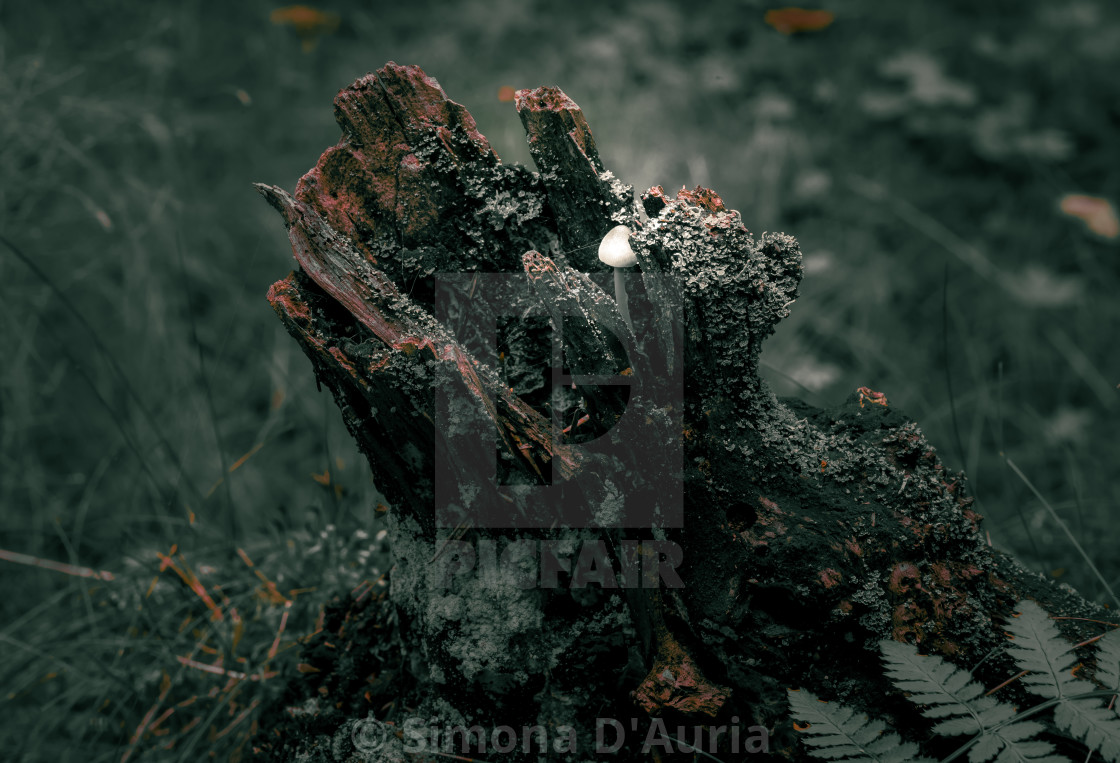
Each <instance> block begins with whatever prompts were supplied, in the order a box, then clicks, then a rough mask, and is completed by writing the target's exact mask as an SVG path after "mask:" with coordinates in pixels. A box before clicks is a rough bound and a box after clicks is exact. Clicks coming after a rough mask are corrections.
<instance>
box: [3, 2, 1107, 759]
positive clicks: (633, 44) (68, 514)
mask: <svg viewBox="0 0 1120 763" xmlns="http://www.w3.org/2000/svg"><path fill="white" fill-rule="evenodd" d="M770 7H771V6H767V5H764V4H762V3H760V2H753V1H747V2H738V3H734V2H722V3H715V4H709V5H708V6H706V7H705V8H706V9H705V10H704V11H688V10H686V6H685V4H683V3H680V4H677V3H671V2H641V3H638V2H616V3H610V4H606V3H593V2H589V1H587V0H580V1H573V2H567V3H546V2H523V1H521V0H504V1H501V2H491V3H487V2H481V1H476V2H463V3H454V4H452V3H435V2H431V1H430V0H410V2H408V3H392V4H390V3H354V2H351V3H342V2H340V3H338V4H335V5H332V6H331V7H330V8H327V7H323V8H322V9H321V10H320V11H319V14H320V15H319V16H317V17H315V18H316V19H317V20H318V21H319V22H321V23H322V28H321V30H320V33H314V32H311V31H305V32H304V33H303V34H302V35H301V34H300V33H299V32H298V30H297V28H296V27H295V26H293V24H292V23H283V22H284V21H285V18H287V21H289V22H290V21H292V20H293V19H294V17H291V16H290V15H289V17H285V16H284V15H283V14H280V15H277V16H275V20H273V19H274V17H273V14H274V12H275V11H276V6H275V5H273V4H269V3H266V2H263V1H262V0H245V2H237V3H226V4H221V5H217V4H213V3H205V2H200V1H198V0H178V1H177V2H174V3H171V2H163V1H159V2H148V3H138V2H123V1H118V2H105V3H96V4H95V3H89V4H86V5H81V4H78V3H68V4H67V5H66V6H65V11H63V10H62V9H61V8H60V7H57V6H56V7H52V6H51V4H45V3H44V4H25V3H24V4H14V3H4V4H2V5H0V104H3V107H2V108H0V234H2V235H3V236H4V237H6V238H8V239H10V240H11V241H12V242H13V243H15V244H16V245H17V246H18V247H19V248H20V249H21V250H22V251H23V252H24V253H25V254H26V256H27V258H29V259H30V260H31V262H32V263H33V264H34V265H35V266H36V267H37V268H38V269H40V270H41V271H42V272H43V273H44V274H46V275H47V277H48V278H49V279H50V281H51V282H53V284H54V285H55V286H57V289H58V292H56V291H54V290H53V289H52V287H51V286H50V285H48V284H47V283H45V282H44V280H43V279H41V278H40V277H39V276H38V275H37V274H36V273H35V272H34V270H33V269H32V268H29V267H28V266H27V264H26V263H24V262H21V261H20V260H19V259H18V258H17V257H16V256H15V255H14V254H13V253H12V252H11V251H8V250H7V249H4V250H3V251H2V252H0V274H2V278H0V312H2V317H0V325H2V326H3V331H0V549H3V550H4V551H5V552H6V554H7V555H6V556H5V557H4V558H3V559H0V565H2V566H0V571H2V573H3V576H4V577H3V580H4V586H5V596H4V597H3V600H2V601H0V641H2V642H3V645H2V646H0V653H2V654H3V655H4V659H3V662H2V664H0V685H2V686H4V687H5V696H4V697H3V698H0V700H2V701H3V702H4V705H3V716H2V717H3V718H4V721H3V723H2V728H3V732H2V734H0V749H3V750H4V751H5V755H4V756H5V757H9V756H11V757H12V759H22V758H26V759H40V758H42V759H51V760H67V759H74V760H103V759H104V760H110V759H111V760H122V759H124V758H125V757H127V758H129V759H132V760H141V759H151V760H163V759H182V760H194V759H197V758H198V757H201V755H202V752H203V751H208V752H212V753H213V754H214V755H215V756H216V757H218V758H219V759H224V758H225V757H227V756H228V755H230V754H231V751H236V750H238V749H241V750H243V749H244V746H243V743H244V739H245V737H246V735H247V733H248V731H249V730H250V729H251V728H252V724H253V722H254V718H255V713H256V708H257V707H259V706H260V703H261V702H262V701H264V700H267V699H268V698H269V696H271V695H270V692H278V691H280V689H281V688H282V687H281V686H280V684H282V679H278V680H270V678H269V674H270V673H275V672H279V673H281V674H286V673H290V672H292V671H295V670H296V669H297V665H296V654H297V653H298V649H295V648H293V647H294V646H296V645H297V639H299V638H301V637H303V636H306V635H307V634H309V633H311V632H312V631H313V630H314V629H315V627H316V619H317V617H318V613H319V612H320V608H321V606H322V604H323V603H324V602H325V601H326V600H327V599H328V598H330V597H331V596H332V595H335V594H336V593H340V592H341V593H345V591H346V590H348V589H355V587H357V588H356V589H355V590H356V591H357V593H356V595H359V596H360V595H376V591H377V590H378V589H379V588H381V586H380V584H379V582H378V580H379V576H380V574H381V571H382V570H379V569H378V567H379V566H380V567H382V569H383V566H384V555H385V549H384V543H383V541H381V540H379V538H378V534H379V531H380V529H381V528H380V523H379V520H378V518H377V517H378V514H379V512H378V498H377V494H376V491H375V490H374V489H373V488H372V486H370V485H369V480H368V476H366V470H365V469H364V467H363V464H362V463H361V462H360V461H359V460H358V457H357V454H356V452H355V451H354V449H353V447H352V445H351V444H350V443H349V441H348V437H347V436H346V434H345V432H344V431H342V427H341V426H340V421H339V417H338V415H337V413H336V411H335V410H334V409H333V404H332V403H331V402H330V400H329V399H328V398H327V396H326V395H325V394H324V393H320V392H319V391H317V390H316V388H315V384H314V380H313V378H312V376H311V374H310V373H309V367H308V364H307V361H306V360H305V359H304V358H303V357H302V356H301V355H300V353H299V351H298V349H297V348H296V345H295V343H294V342H292V341H290V340H289V339H288V337H287V336H286V335H285V334H284V333H283V331H282V330H281V329H280V327H279V323H278V321H277V320H276V319H275V317H274V316H273V314H272V312H271V310H270V309H269V307H268V305H267V303H266V302H265V300H264V293H265V290H266V289H267V287H268V285H269V284H270V283H271V282H272V281H273V280H276V279H277V278H279V277H281V276H283V275H284V274H286V273H287V272H288V270H289V269H290V268H291V267H292V260H291V257H290V253H289V248H288V244H287V240H286V236H285V234H284V230H283V226H282V225H281V223H280V220H279V219H278V218H277V217H276V215H275V213H274V212H273V211H272V210H271V209H269V208H268V207H267V205H265V204H264V203H263V202H262V200H261V199H259V198H258V197H257V196H256V194H255V193H254V192H253V190H252V188H251V186H250V183H251V182H252V181H265V182H270V183H275V184H278V185H281V186H284V187H287V188H293V187H294V185H295V182H296V180H297V179H298V177H299V176H300V174H302V173H303V172H304V171H305V170H306V169H308V168H309V167H311V166H312V165H313V164H314V162H315V160H316V158H317V157H318V155H319V154H320V152H321V151H322V150H323V149H324V148H326V147H327V146H328V145H331V144H332V143H334V142H335V141H336V139H337V137H338V131H337V128H336V127H335V125H334V122H333V118H332V112H331V107H330V103H331V99H332V98H333V96H334V94H335V92H336V91H337V90H338V89H339V88H340V87H343V86H345V85H346V84H348V83H349V82H351V81H352V80H353V79H355V78H356V77H357V76H359V75H361V74H363V73H365V72H366V71H371V70H373V69H376V68H377V67H379V66H381V65H382V64H383V63H385V62H386V61H388V60H395V61H397V62H399V63H416V64H419V65H421V66H422V67H424V69H425V70H426V71H427V72H428V73H429V74H432V75H433V76H435V77H437V78H438V79H439V81H440V82H441V84H442V85H443V86H444V88H445V90H446V91H447V92H448V94H449V95H450V96H451V97H452V98H453V99H455V100H457V101H459V102H461V103H463V104H465V105H467V107H468V108H469V109H470V110H471V112H472V113H473V114H474V116H475V117H476V119H477V120H478V122H479V127H480V129H481V131H482V132H483V133H484V134H485V135H487V136H488V137H489V138H490V140H491V142H492V144H493V145H494V147H495V148H496V150H497V151H498V153H499V154H500V155H501V156H502V158H503V160H505V161H516V162H528V161H529V158H528V152H527V150H526V148H525V145H524V141H523V137H522V131H521V127H520V124H519V121H518V119H517V117H516V114H515V111H514V108H513V104H512V103H511V102H509V101H508V100H504V99H502V98H499V94H500V92H501V89H502V88H522V87H535V86H538V85H542V84H556V85H559V86H561V87H562V88H563V89H564V90H565V91H566V92H567V93H568V94H569V95H570V96H571V97H572V98H573V99H574V100H575V101H576V102H577V103H579V104H580V105H581V106H582V107H583V109H584V111H585V113H586V114H587V117H588V119H589V122H590V124H591V126H592V129H593V130H594V132H595V137H596V140H597V142H598V145H599V149H600V151H601V153H602V155H603V159H604V162H605V164H606V165H607V166H608V167H609V168H611V169H612V170H613V171H614V172H615V173H616V174H617V175H618V176H620V177H622V178H624V179H626V180H627V181H628V182H631V183H634V184H635V185H636V186H638V187H639V188H645V187H648V186H650V185H653V184H662V185H664V186H665V187H666V188H667V189H669V190H671V191H672V190H675V189H677V188H679V187H680V186H681V185H689V186H695V185H697V184H702V185H705V186H710V187H712V188H714V189H715V190H717V192H719V193H720V194H721V195H722V196H723V198H724V200H725V201H726V202H727V203H728V205H729V206H730V207H733V208H736V209H739V210H741V211H742V213H743V218H744V220H745V222H746V223H747V225H748V226H749V227H751V229H752V230H754V231H755V232H756V233H761V232H762V231H765V230H784V231H787V232H789V233H792V234H794V235H796V236H797V237H798V238H799V239H800V241H801V244H802V248H803V250H804V252H805V268H806V278H805V281H804V285H803V289H802V297H801V299H800V300H799V302H798V304H797V305H796V307H795V308H794V314H793V316H792V317H791V318H790V319H789V320H787V321H786V322H785V323H783V324H782V326H781V327H780V328H779V331H778V335H777V336H776V337H775V338H774V339H773V340H772V341H771V342H770V343H769V344H768V346H767V352H766V355H765V356H764V360H765V361H766V363H767V367H768V373H770V374H771V378H772V380H773V383H774V385H775V386H776V387H777V388H778V389H779V390H780V391H781V392H782V393H783V394H797V395H800V396H802V397H804V398H806V399H807V400H809V401H810V402H814V403H818V404H824V403H831V402H837V401H838V400H839V399H841V398H843V397H844V396H846V395H848V394H849V393H850V392H851V391H853V390H854V389H855V388H856V387H858V386H860V385H868V386H870V387H871V388H873V389H876V390H880V391H883V392H885V393H886V394H887V396H888V398H889V400H890V403H891V405H893V406H896V407H899V408H901V409H903V410H905V411H906V412H907V413H908V414H910V415H911V416H912V417H914V418H915V419H916V420H918V421H919V422H920V423H921V424H922V426H923V427H924V428H925V430H926V432H927V434H928V435H929V436H930V439H931V440H932V441H933V442H936V443H939V444H940V447H941V451H942V453H943V455H944V456H945V458H946V460H947V461H948V462H949V463H950V464H952V465H953V466H954V467H958V468H966V469H967V470H968V473H969V477H970V481H971V485H972V490H973V491H974V493H975V495H977V497H978V505H979V509H980V511H981V512H982V513H983V514H985V516H986V517H987V523H986V528H987V530H988V532H989V533H990V535H991V539H992V542H993V544H996V545H998V546H1001V547H1004V548H1007V549H1009V550H1011V551H1012V552H1014V553H1015V554H1017V555H1018V556H1019V557H1020V558H1021V559H1023V560H1024V561H1025V562H1026V563H1027V564H1029V565H1030V566H1032V567H1033V568H1036V569H1038V570H1039V571H1040V572H1042V573H1044V574H1047V575H1054V576H1058V577H1060V578H1061V579H1062V580H1064V581H1069V582H1070V583H1072V584H1073V585H1075V586H1077V587H1078V588H1079V589H1080V590H1081V591H1082V592H1084V593H1085V594H1086V595H1087V596H1090V597H1097V598H1101V599H1102V600H1104V599H1105V598H1106V596H1105V590H1104V585H1103V584H1102V582H1101V581H1100V580H1099V579H1098V578H1097V577H1096V576H1095V575H1093V574H1091V572H1090V569H1089V566H1088V564H1087V563H1086V562H1085V561H1084V560H1083V559H1082V558H1081V557H1079V556H1078V554H1077V553H1076V552H1075V550H1074V548H1073V546H1072V545H1071V543H1070V542H1069V541H1068V539H1067V538H1066V536H1065V535H1064V534H1063V533H1062V532H1061V531H1060V530H1059V529H1058V527H1057V526H1056V525H1055V524H1054V523H1053V522H1052V520H1051V518H1050V517H1049V515H1048V514H1047V512H1046V511H1044V509H1043V508H1042V505H1041V504H1040V503H1039V502H1038V501H1037V500H1036V498H1035V496H1034V494H1033V493H1032V491H1031V490H1030V489H1029V488H1028V486H1027V485H1026V484H1025V483H1024V482H1023V481H1022V480H1021V479H1019V478H1018V477H1017V476H1016V475H1015V474H1014V473H1012V472H1011V471H1010V470H1009V469H1008V468H1007V466H1006V465H1005V463H1004V457H1005V456H1006V457H1010V458H1012V459H1013V460H1014V461H1015V462H1016V464H1017V465H1018V466H1019V467H1020V468H1021V470H1022V471H1023V472H1024V474H1026V475H1027V476H1028V477H1029V479H1030V480H1031V481H1032V482H1033V484H1034V485H1035V486H1036V487H1037V489H1038V491H1039V492H1040V493H1041V495H1043V496H1044V497H1045V498H1046V499H1047V500H1048V501H1049V502H1050V503H1051V504H1052V506H1053V507H1054V508H1055V510H1056V511H1057V512H1058V514H1059V515H1060V516H1061V517H1063V518H1064V520H1065V521H1066V522H1067V523H1068V525H1069V527H1070V528H1071V530H1072V532H1073V535H1074V536H1075V538H1076V539H1077V540H1078V542H1079V543H1080V544H1081V545H1082V546H1083V547H1084V548H1085V549H1086V551H1087V553H1088V556H1089V557H1090V558H1091V559H1093V560H1094V562H1095V563H1096V564H1097V566H1098V567H1099V568H1100V570H1101V572H1102V575H1103V577H1104V580H1105V581H1106V582H1107V583H1109V584H1110V585H1111V586H1112V587H1113V588H1115V587H1117V585H1118V583H1120V581H1118V578H1120V562H1118V561H1117V559H1118V558H1117V556H1116V554H1115V550H1114V549H1115V544H1116V532H1115V512H1116V510H1117V509H1116V507H1117V505H1118V498H1120V482H1118V481H1117V480H1116V464H1117V462H1118V459H1117V456H1118V451H1120V443H1118V441H1117V438H1116V435H1115V422H1116V412H1117V406H1118V402H1120V399H1118V394H1120V393H1118V392H1117V390H1116V387H1117V383H1118V382H1120V356H1118V354H1117V352H1116V331H1117V326H1120V302H1118V301H1117V300H1116V298H1115V295H1116V294H1117V292H1118V287H1120V264H1118V263H1120V259H1118V256H1120V252H1118V238H1117V236H1116V233H1115V232H1113V231H1112V229H1111V228H1110V227H1109V226H1110V223H1109V218H1108V209H1109V208H1107V207H1105V208H1104V211H1103V212H1101V213H1099V214H1098V216H1097V217H1096V218H1094V219H1095V220H1096V228H1097V230H1096V232H1094V231H1093V230H1091V229H1090V227H1089V226H1088V225H1087V224H1086V223H1085V222H1084V221H1083V220H1082V219H1079V218H1078V217H1076V216H1071V215H1069V214H1064V213H1063V212H1062V211H1061V208H1060V204H1061V200H1062V199H1063V198H1064V197H1066V196H1067V195H1069V194H1086V195H1089V196H1092V197H1100V198H1103V199H1111V200H1116V199H1118V198H1120V169H1118V168H1120V141H1118V138H1117V136H1118V127H1120V80H1118V79H1117V78H1116V77H1115V71H1116V70H1117V66H1118V64H1120V62H1118V60H1117V59H1118V58H1120V8H1118V7H1117V6H1116V5H1115V4H1113V3H1108V2H1104V0H1100V1H1098V2H1073V3H1051V2H1045V1H1044V0H1029V1H1027V2H1023V1H1022V0H1018V1H1017V2H1004V1H1002V0H992V1H990V2H986V3H973V2H968V1H966V0H948V1H947V0H939V1H937V2H934V1H933V0H927V1H924V2H910V3H881V2H874V1H873V0H849V1H848V2H844V3H835V4H829V5H826V6H825V7H826V8H827V9H828V10H830V11H832V12H833V13H834V14H835V18H834V20H833V21H832V23H831V24H830V25H828V26H827V27H825V28H823V29H819V30H816V31H805V32H802V33H797V34H784V33H782V32H781V31H779V30H777V29H775V28H774V27H773V26H772V25H768V24H767V23H766V22H765V12H766V11H767V10H768V9H769V8H770ZM277 22H280V23H277ZM787 31H788V30H787ZM1067 208H1068V203H1067ZM1111 209H1112V210H1113V211H1112V214H1113V218H1112V220H1113V223H1112V224H1115V223H1114V220H1115V211H1114V209H1115V208H1114V207H1112V208H1111ZM77 315H80V316H83V318H82V319H79V318H78V317H77ZM94 336H96V337H99V339H97V340H95V339H94V338H93V337H94ZM1001 454H1004V455H1001ZM246 455H248V456H249V457H248V458H247V459H243V457H245V456H246ZM238 549H240V553H238V551H237V550H238ZM13 554H23V555H25V556H22V557H21V556H14V555H13ZM27 557H32V558H34V559H46V560H53V561H55V562H59V563H60V564H62V565H71V566H70V567H65V566H64V567H63V569H62V571H58V570H50V569H43V568H36V567H33V566H28V565H27V564H26V563H27V562H28V561H29V560H28V558H27ZM83 567H89V568H93V570H97V571H100V570H104V571H107V572H109V573H111V574H112V579H111V580H107V579H102V577H103V576H102V577H90V576H89V575H90V574H92V573H91V572H83V570H82V569H81V568H83ZM367 592H368V593H367ZM202 594H206V596H205V597H204V596H203V595H202ZM184 660H186V662H184ZM192 662H193V663H194V664H192ZM199 664H206V665H209V666H210V669H209V670H207V669H203V668H200V667H198V665H199ZM305 667H306V666H305ZM222 671H227V672H225V673H223V672H222ZM228 671H234V673H231V672H228ZM241 674H244V675H245V676H246V677H245V678H238V675H241ZM253 675H255V676H256V680H253V679H251V678H249V677H248V676H253ZM169 711H170V712H169Z"/></svg>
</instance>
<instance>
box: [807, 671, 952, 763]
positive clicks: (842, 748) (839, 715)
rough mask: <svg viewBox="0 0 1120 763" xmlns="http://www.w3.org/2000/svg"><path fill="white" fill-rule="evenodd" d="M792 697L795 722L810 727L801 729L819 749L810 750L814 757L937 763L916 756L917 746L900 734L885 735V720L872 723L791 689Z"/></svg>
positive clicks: (868, 762) (850, 762)
mask: <svg viewBox="0 0 1120 763" xmlns="http://www.w3.org/2000/svg"><path fill="white" fill-rule="evenodd" d="M788 694H789V705H790V709H791V710H792V711H793V717H794V719H795V720H797V721H800V722H801V723H807V724H809V725H808V726H807V727H800V726H799V727H798V730H799V731H800V732H801V733H802V734H803V735H804V736H803V737H802V740H803V741H804V742H805V744H807V745H809V746H811V747H815V748H817V749H814V750H811V751H810V754H812V755H813V756H814V757H817V758H824V759H825V760H838V761H847V763H933V761H932V760H930V759H929V758H923V757H920V756H918V755H917V754H916V753H917V752H918V746H917V745H916V744H913V743H912V742H903V741H902V739H901V738H900V737H899V736H898V734H893V733H889V732H888V733H886V734H884V733H883V731H884V730H885V729H886V724H885V723H883V722H882V721H869V720H868V718H867V716H866V715H862V714H859V713H856V712H855V711H854V710H852V709H851V708H849V707H844V706H843V705H838V704H836V703H829V702H823V701H821V700H820V699H817V697H816V696H815V695H814V694H812V693H811V692H808V691H805V690H801V691H794V690H792V689H791V690H789V692H788Z"/></svg>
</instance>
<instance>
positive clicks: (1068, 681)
mask: <svg viewBox="0 0 1120 763" xmlns="http://www.w3.org/2000/svg"><path fill="white" fill-rule="evenodd" d="M1016 609H1018V611H1019V615H1018V617H1015V618H1013V619H1012V620H1009V621H1008V623H1007V630H1008V631H1009V632H1010V633H1011V635H1012V638H1013V639H1014V641H1012V643H1011V646H1010V647H1009V648H1008V650H1007V652H1008V654H1010V655H1011V657H1012V659H1014V660H1015V663H1016V664H1017V665H1018V666H1019V668H1020V669H1022V670H1029V671H1031V672H1030V673H1028V674H1027V675H1026V676H1024V677H1023V685H1024V686H1025V687H1026V689H1027V691H1029V692H1031V693H1032V694H1037V695H1038V696H1040V697H1044V698H1046V699H1054V698H1057V697H1068V696H1072V695H1074V694H1084V693H1085V692H1088V691H1092V690H1093V687H1092V686H1091V685H1090V684H1089V683H1088V682H1087V681H1082V680H1081V679H1079V678H1075V677H1074V675H1073V673H1072V672H1071V671H1072V669H1073V667H1074V665H1076V664H1077V653H1076V652H1075V651H1074V649H1073V646H1072V645H1071V644H1070V643H1069V642H1068V641H1066V640H1065V639H1064V638H1062V634H1061V633H1059V632H1058V626H1056V625H1054V621H1053V620H1051V619H1050V616H1049V615H1048V614H1046V610H1044V609H1043V608H1042V607H1040V606H1038V605H1037V604H1035V603H1034V602H1033V601H1027V600H1024V601H1021V602H1019V604H1018V606H1017V607H1016Z"/></svg>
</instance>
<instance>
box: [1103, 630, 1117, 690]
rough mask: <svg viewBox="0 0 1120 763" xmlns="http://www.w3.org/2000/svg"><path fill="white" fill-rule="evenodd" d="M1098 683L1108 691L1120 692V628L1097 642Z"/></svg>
mask: <svg viewBox="0 0 1120 763" xmlns="http://www.w3.org/2000/svg"><path fill="white" fill-rule="evenodd" d="M1097 681H1099V682H1100V683H1101V684H1102V685H1103V686H1104V688H1106V689H1117V690H1120V628H1118V629H1116V630H1114V631H1110V632H1108V633H1106V634H1104V636H1103V637H1102V638H1101V639H1100V641H1098V642H1097Z"/></svg>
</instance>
